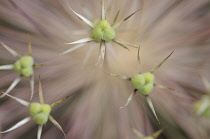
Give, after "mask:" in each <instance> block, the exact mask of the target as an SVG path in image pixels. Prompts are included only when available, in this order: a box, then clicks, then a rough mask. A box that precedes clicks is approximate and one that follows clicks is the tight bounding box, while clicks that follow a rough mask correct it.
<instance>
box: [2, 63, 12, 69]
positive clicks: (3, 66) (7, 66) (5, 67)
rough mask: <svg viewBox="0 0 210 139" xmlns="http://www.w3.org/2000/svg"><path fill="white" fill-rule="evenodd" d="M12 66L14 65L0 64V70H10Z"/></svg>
mask: <svg viewBox="0 0 210 139" xmlns="http://www.w3.org/2000/svg"><path fill="white" fill-rule="evenodd" d="M13 68H14V65H13V64H11V65H2V66H0V70H11V69H13Z"/></svg>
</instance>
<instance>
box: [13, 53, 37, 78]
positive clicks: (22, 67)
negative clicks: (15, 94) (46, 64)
mask: <svg viewBox="0 0 210 139" xmlns="http://www.w3.org/2000/svg"><path fill="white" fill-rule="evenodd" d="M33 64H34V60H33V57H31V56H22V57H21V58H20V59H19V60H17V61H16V62H15V64H14V70H15V71H16V72H17V73H20V74H21V75H22V76H25V77H30V76H31V75H32V74H33Z"/></svg>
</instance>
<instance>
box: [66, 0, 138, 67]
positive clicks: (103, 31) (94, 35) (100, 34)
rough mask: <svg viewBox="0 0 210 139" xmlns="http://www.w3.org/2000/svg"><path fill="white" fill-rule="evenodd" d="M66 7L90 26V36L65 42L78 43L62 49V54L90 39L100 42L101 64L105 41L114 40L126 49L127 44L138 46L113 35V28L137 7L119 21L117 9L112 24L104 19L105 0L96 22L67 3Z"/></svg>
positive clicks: (99, 61)
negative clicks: (64, 49)
mask: <svg viewBox="0 0 210 139" xmlns="http://www.w3.org/2000/svg"><path fill="white" fill-rule="evenodd" d="M67 5H68V4H67ZM68 7H69V9H70V10H71V11H72V12H73V13H74V14H76V15H77V16H78V17H79V18H80V19H82V20H83V21H84V22H85V23H86V24H88V25H89V26H90V27H91V29H92V31H91V33H90V37H88V38H84V39H81V40H78V41H74V42H70V43H66V44H79V45H76V46H74V47H72V48H70V49H68V50H66V51H64V52H63V53H62V54H66V53H69V52H72V51H74V50H76V49H78V48H81V47H83V46H84V45H83V44H84V43H86V42H91V41H92V42H96V43H100V54H99V56H98V62H97V64H100V66H102V65H103V61H104V57H105V52H106V43H108V42H111V41H112V42H115V43H117V44H119V45H121V46H122V47H123V48H126V49H128V46H131V47H135V48H138V47H136V46H134V45H131V44H129V43H127V42H124V41H122V40H120V39H117V38H116V37H115V36H116V32H115V29H116V28H117V27H119V26H120V25H121V24H122V23H123V22H124V21H126V20H128V19H129V18H130V17H131V16H133V15H134V14H135V13H137V12H138V11H139V10H140V9H138V10H137V11H135V12H134V13H132V14H131V15H129V16H128V17H126V18H125V19H123V20H120V21H117V19H118V15H119V11H118V13H117V14H116V16H115V19H114V22H113V23H112V24H110V23H109V22H108V21H107V20H106V6H105V0H102V12H101V19H100V20H99V21H96V22H91V21H90V20H88V19H87V18H85V17H84V16H82V15H80V14H78V13H77V12H75V11H74V10H73V9H72V8H71V7H70V6H69V5H68ZM128 50H129V49H128ZM91 51H93V50H92V49H91Z"/></svg>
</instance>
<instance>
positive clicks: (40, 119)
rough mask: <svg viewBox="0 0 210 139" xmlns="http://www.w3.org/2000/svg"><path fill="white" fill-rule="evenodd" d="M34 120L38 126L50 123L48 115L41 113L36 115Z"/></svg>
mask: <svg viewBox="0 0 210 139" xmlns="http://www.w3.org/2000/svg"><path fill="white" fill-rule="evenodd" d="M33 120H34V122H35V123H37V124H38V125H44V124H46V123H47V121H48V115H46V114H43V113H39V114H36V115H35V116H33Z"/></svg>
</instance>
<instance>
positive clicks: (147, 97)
mask: <svg viewBox="0 0 210 139" xmlns="http://www.w3.org/2000/svg"><path fill="white" fill-rule="evenodd" d="M146 99H147V103H148V105H149V107H150V109H151V110H152V112H153V114H154V116H155V118H156V119H157V121H158V123H159V124H160V121H159V119H158V117H157V114H156V112H155V109H154V106H153V104H152V100H151V99H150V97H149V96H146Z"/></svg>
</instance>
